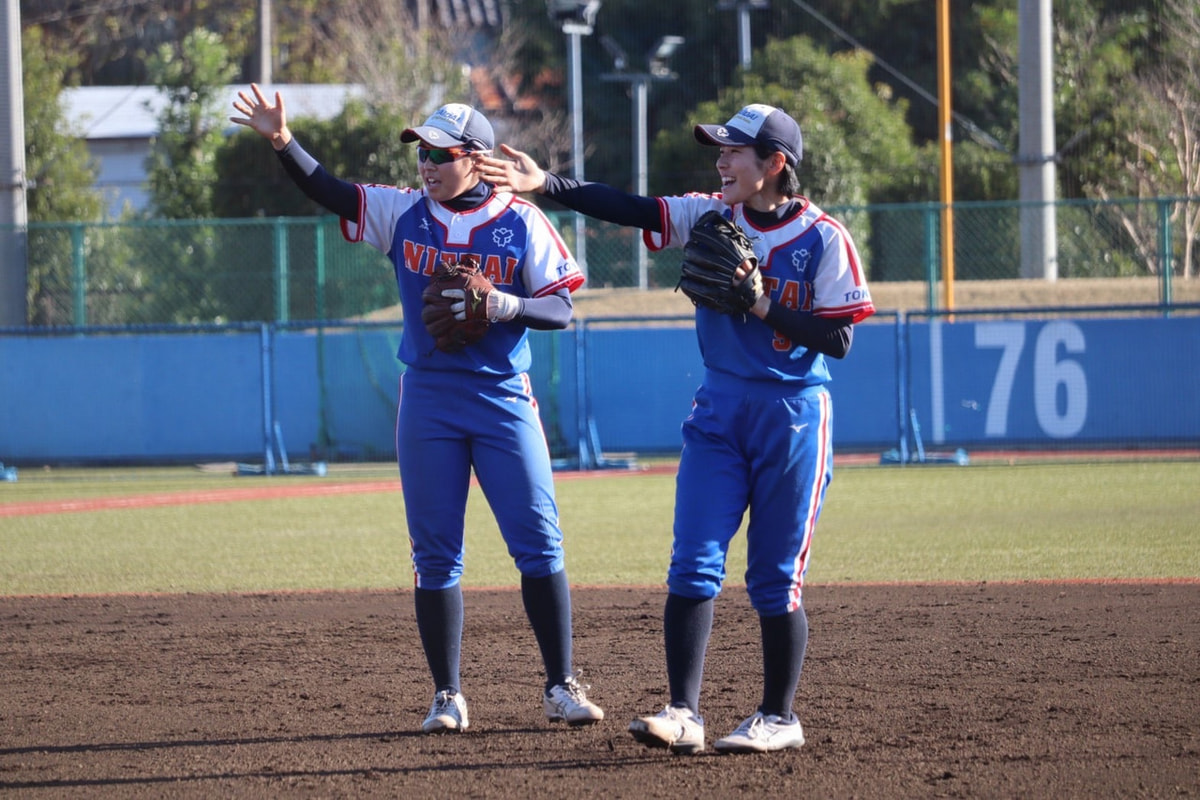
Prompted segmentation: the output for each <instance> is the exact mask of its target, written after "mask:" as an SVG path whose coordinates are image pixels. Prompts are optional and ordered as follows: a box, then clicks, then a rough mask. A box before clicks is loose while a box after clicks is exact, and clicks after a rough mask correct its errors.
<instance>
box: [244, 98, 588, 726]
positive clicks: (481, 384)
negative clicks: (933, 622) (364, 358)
mask: <svg viewBox="0 0 1200 800" xmlns="http://www.w3.org/2000/svg"><path fill="white" fill-rule="evenodd" d="M233 106H234V108H235V109H236V110H237V111H238V112H239V113H240V114H241V115H242V116H240V117H231V118H230V119H231V120H232V121H233V122H235V123H237V124H239V125H245V126H247V127H249V128H251V129H253V130H254V131H256V132H257V133H258V134H259V135H260V136H262V137H263V138H265V139H267V140H268V141H270V142H271V145H272V146H273V147H274V149H275V152H276V154H277V155H278V157H279V159H280V161H281V162H282V164H283V167H284V169H285V170H286V171H287V173H288V175H289V176H291V178H292V180H294V181H295V183H296V184H297V185H298V186H299V187H300V189H301V190H303V191H304V193H305V194H306V195H308V196H309V197H310V198H311V199H313V200H314V201H315V202H317V203H319V204H320V205H321V206H323V207H324V208H326V209H328V210H329V211H331V212H332V213H334V214H337V215H338V216H339V217H341V228H342V233H343V235H344V236H345V238H346V239H347V240H349V241H351V242H366V243H368V244H370V245H371V246H373V247H375V248H377V249H378V250H380V251H381V252H383V253H384V254H386V255H387V256H388V258H389V259H390V260H391V262H392V265H393V268H394V271H395V276H396V283H397V286H398V288H399V291H400V301H401V305H402V307H403V311H404V332H403V336H402V337H401V340H400V348H399V354H398V357H399V358H400V360H401V361H402V362H404V364H405V366H406V369H405V370H404V372H403V374H402V375H401V379H400V400H399V404H398V409H397V416H396V457H397V462H398V465H399V470H400V479H401V488H402V491H403V494H404V506H405V515H406V519H407V523H408V531H409V540H410V544H411V552H412V564H413V573H414V581H415V589H414V604H415V610H416V620H417V628H418V632H419V635H420V638H421V644H422V647H423V649H424V652H425V657H426V660H427V662H428V665H429V670H430V673H431V677H432V678H433V685H434V698H433V704H432V706H431V708H430V711H429V714H428V716H427V717H426V718H425V720H424V722H423V723H422V725H421V730H422V731H423V732H425V733H442V732H448V731H452V732H461V731H463V730H465V729H466V728H467V727H468V725H469V719H468V714H467V703H466V700H465V698H464V696H463V694H462V692H461V686H460V669H459V668H460V658H461V647H462V631H463V595H462V588H461V585H460V578H461V577H462V574H463V568H464V541H463V540H464V520H465V514H466V505H467V496H468V490H469V486H470V479H471V471H472V469H474V472H475V476H476V478H477V479H478V481H479V485H480V487H482V489H483V492H484V495H485V496H486V498H487V501H488V503H489V505H490V506H491V508H492V512H493V514H494V515H495V517H496V522H497V524H498V525H499V528H500V533H501V535H502V536H503V538H504V541H505V543H506V545H507V546H508V551H509V553H511V554H512V556H513V559H514V561H515V563H516V566H517V569H518V571H519V572H520V575H521V596H522V600H523V601H524V605H525V611H526V613H527V615H528V617H529V622H530V625H531V627H532V628H533V633H534V637H535V639H536V640H537V643H538V647H539V650H540V651H541V656H542V662H543V666H544V667H545V689H544V692H543V696H542V706H543V710H544V712H545V715H546V717H547V718H548V719H550V720H551V721H565V722H566V723H568V724H569V725H586V724H591V723H595V722H598V721H600V720H601V719H603V717H604V712H603V711H601V709H600V708H599V707H598V706H597V705H596V704H595V703H593V702H591V701H590V700H588V698H587V695H586V693H585V689H586V688H587V687H585V686H583V685H581V684H580V683H579V681H578V680H577V678H576V675H575V671H574V668H573V666H572V626H571V593H570V587H569V584H568V583H567V574H566V569H565V561H564V557H563V547H562V538H563V536H562V530H561V529H560V528H559V520H558V507H557V505H556V503H555V495H554V483H553V474H552V472H551V465H550V453H549V450H548V448H547V444H546V439H545V435H544V433H543V431H542V427H541V420H540V419H539V416H538V410H537V403H536V402H535V400H534V398H533V394H532V391H531V383H530V380H529V376H528V374H527V370H528V369H529V366H530V362H531V356H530V347H529V337H528V330H529V329H530V328H535V329H543V330H554V329H561V328H565V327H566V326H567V325H568V324H569V323H570V320H571V316H572V304H571V292H573V291H575V290H576V289H578V288H579V287H580V286H581V285H583V282H584V277H583V274H582V273H581V272H580V270H579V267H578V265H577V264H576V263H575V260H574V258H572V257H571V254H570V253H569V252H568V251H567V248H566V246H565V245H564V244H563V242H562V240H561V239H560V238H559V236H558V234H557V233H556V232H555V230H554V228H553V227H552V226H551V225H550V224H549V221H548V220H547V219H546V218H545V216H544V215H543V214H542V213H541V212H540V211H539V210H538V209H537V208H536V207H534V206H533V205H532V204H530V203H528V202H526V201H524V200H521V199H519V198H516V197H514V196H513V195H511V194H508V193H501V192H496V191H495V190H494V189H493V187H492V186H490V185H489V184H487V183H486V182H484V181H482V180H481V179H480V174H479V172H478V170H477V169H476V166H475V164H474V162H473V160H472V159H471V157H470V156H471V154H472V153H480V152H488V151H490V150H491V149H492V147H493V146H494V134H493V132H492V126H491V123H489V122H488V120H487V119H486V118H485V117H484V116H483V115H482V114H480V113H479V112H478V111H476V110H475V109H473V108H471V107H470V106H467V105H462V104H458V103H450V104H447V105H444V106H442V107H441V108H439V109H438V110H437V111H435V112H434V113H433V114H432V115H431V116H430V117H429V118H428V119H427V120H426V121H425V124H424V125H421V126H418V127H414V128H408V129H406V130H404V131H403V132H402V133H401V134H400V139H401V141H404V142H415V143H416V144H417V161H418V169H419V171H420V175H421V179H422V183H423V186H422V188H420V189H410V188H403V187H395V186H379V185H373V184H355V183H349V182H346V181H343V180H341V179H339V178H336V177H334V176H332V175H330V174H329V173H328V172H326V171H325V169H324V168H323V167H322V166H321V165H320V164H319V163H317V161H316V159H314V158H313V157H312V156H311V155H309V154H308V153H307V152H305V151H304V149H303V148H301V147H300V144H299V142H297V141H296V140H295V138H294V137H293V136H292V132H291V130H290V129H289V128H288V125H287V117H286V112H285V110H284V103H283V98H282V96H281V95H280V94H279V93H276V94H275V98H274V102H273V103H272V102H270V101H269V100H268V99H267V98H266V97H265V96H264V95H263V93H262V91H261V89H260V88H259V87H258V86H256V85H252V86H251V87H250V92H245V91H242V92H239V93H238V99H237V100H235V101H234V103H233ZM455 263H461V264H462V265H463V268H462V269H460V270H456V272H457V273H459V274H458V275H457V276H456V277H454V278H452V279H451V281H452V282H450V283H447V285H446V288H444V289H442V290H440V291H435V292H426V289H427V287H429V285H430V283H431V280H432V278H433V277H434V276H435V275H438V276H439V279H440V278H441V273H442V272H445V271H446V270H444V269H442V268H443V267H445V266H447V265H449V264H455ZM438 295H440V296H441V297H443V298H445V299H446V300H448V301H449V302H442V300H440V299H439V297H438ZM427 306H429V307H428V308H427ZM430 326H432V330H434V331H435V332H436V335H435V334H433V333H431V327H430Z"/></svg>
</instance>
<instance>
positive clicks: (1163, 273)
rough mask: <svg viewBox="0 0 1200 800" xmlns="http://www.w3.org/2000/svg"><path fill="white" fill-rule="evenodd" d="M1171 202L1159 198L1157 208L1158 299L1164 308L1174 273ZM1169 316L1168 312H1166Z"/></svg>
mask: <svg viewBox="0 0 1200 800" xmlns="http://www.w3.org/2000/svg"><path fill="white" fill-rule="evenodd" d="M1170 204H1171V200H1170V199H1168V198H1165V197H1160V198H1159V199H1158V202H1157V203H1156V205H1157V206H1158V265H1159V266H1158V271H1159V273H1160V275H1159V278H1160V280H1161V281H1162V290H1161V291H1162V297H1161V298H1159V299H1160V300H1161V301H1162V304H1163V305H1164V306H1167V307H1168V308H1169V307H1170V305H1171V277H1172V275H1171V273H1172V272H1173V271H1174V263H1173V262H1174V259H1173V258H1171V209H1170ZM1166 313H1167V314H1168V315H1170V313H1171V312H1170V311H1169V310H1168V311H1167V312H1166Z"/></svg>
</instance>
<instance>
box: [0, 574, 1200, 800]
mask: <svg viewBox="0 0 1200 800" xmlns="http://www.w3.org/2000/svg"><path fill="white" fill-rule="evenodd" d="M806 598H807V599H806V605H807V607H808V609H809V614H810V619H811V623H812V638H811V641H810V646H809V657H808V660H807V662H806V666H805V671H804V677H803V680H802V683H801V691H800V695H799V697H798V699H797V711H798V713H799V714H800V717H801V719H802V721H803V723H804V726H805V731H806V734H807V736H808V744H806V745H805V747H804V748H802V749H801V750H798V751H790V752H785V753H775V754H768V755H760V756H721V755H717V754H715V753H713V752H712V751H711V750H710V751H707V752H705V753H702V754H700V755H697V756H693V757H687V756H671V755H668V754H666V753H664V752H663V751H651V750H646V749H644V748H642V747H641V746H640V745H638V744H637V743H636V742H634V741H633V739H632V738H630V737H629V735H628V734H627V733H626V731H625V728H626V725H627V724H628V722H629V720H630V719H631V718H632V717H633V716H635V715H637V714H641V713H647V712H651V711H654V710H656V708H657V707H658V706H659V705H660V704H662V703H663V702H664V701H665V699H666V697H665V694H664V691H665V689H664V686H665V676H664V670H663V666H662V653H661V626H660V617H661V609H662V601H663V594H662V590H661V589H659V588H653V589H634V588H623V589H590V588H588V589H584V588H580V589H577V590H576V591H575V595H574V599H575V606H576V623H575V634H576V665H577V666H578V667H580V668H582V669H583V670H584V680H585V682H589V683H591V684H592V685H593V689H592V691H591V696H592V697H593V698H594V699H595V700H596V701H597V702H599V703H600V704H601V705H602V706H604V707H605V709H606V710H607V712H608V718H607V719H606V720H605V721H604V722H602V723H601V724H599V725H597V726H594V727H592V728H586V729H578V730H572V729H567V728H564V727H562V726H557V725H551V724H549V723H547V722H546V721H545V719H544V718H543V717H542V712H541V704H540V702H539V697H538V695H539V691H540V684H541V679H540V676H539V675H538V674H537V672H538V666H537V665H538V659H537V658H536V648H535V645H534V643H533V640H532V636H531V634H530V633H529V631H528V627H527V625H526V623H525V618H524V613H523V611H522V609H521V602H520V596H519V595H518V594H517V593H516V592H513V591H475V592H469V593H468V595H467V609H466V613H467V631H466V637H465V641H464V653H463V656H464V676H463V677H464V687H463V688H464V692H465V694H466V696H467V697H468V699H469V701H470V709H471V721H472V724H471V728H470V730H469V731H468V732H467V733H465V734H462V735H459V736H443V737H425V736H421V735H419V734H417V733H416V730H417V729H418V727H419V725H420V721H421V718H422V717H423V715H424V713H425V711H426V710H427V708H428V703H429V699H430V695H431V687H430V686H429V685H428V677H427V670H426V667H425V663H424V659H423V657H422V655H421V650H420V645H419V643H418V639H417V634H416V626H415V622H414V620H413V615H412V597H411V592H409V591H396V592H361V593H302V594H250V595H166V596H117V597H61V598H60V597H49V598H46V597H42V598H31V597H20V598H13V597H8V598H0V654H2V656H0V669H2V675H3V680H4V689H3V692H0V732H2V734H3V735H2V736H0V794H4V795H5V796H12V797H32V798H57V797H84V796H86V797H112V798H131V797H214V796H220V797H281V796H287V797H323V798H335V797H339V798H340V797H356V798H358V797H366V798H374V797H379V798H384V797H389V798H390V797H397V796H403V795H408V796H411V797H427V796H441V797H452V798H470V797H497V798H528V797H530V796H533V795H541V796H544V797H547V798H552V797H593V796H601V795H603V796H607V797H673V798H688V797H733V796H761V797H766V796H781V795H782V796H790V797H814V798H830V797H865V798H911V797H972V798H976V797H1056V798H1058V797H1067V798H1073V797H1078V798H1094V797H1187V796H1193V797H1194V796H1197V795H1200V778H1198V777H1197V776H1200V614H1198V613H1197V608H1200V583H1197V582H1187V581H1181V582H1174V583H1129V582H1124V583H1103V582H1095V583H1071V584H1051V583H1028V584H1025V583H1022V584H969V585H908V586H838V585H831V586H811V587H809V588H808V589H807V591H806ZM757 631H758V626H757V622H756V620H755V619H754V617H753V614H752V612H751V610H750V608H749V606H748V604H747V602H746V600H745V597H744V592H743V591H742V590H741V589H740V588H738V587H730V588H729V589H728V590H727V591H726V593H725V595H724V596H723V597H722V598H721V599H720V600H719V601H718V609H717V623H716V627H715V630H714V635H713V639H712V642H711V645H710V648H709V657H708V670H707V673H706V683H705V691H704V696H703V702H704V706H705V708H704V711H705V714H706V717H707V724H708V740H709V742H710V744H711V741H712V740H713V739H715V738H717V737H719V736H722V735H724V734H725V733H726V732H727V731H728V730H729V729H731V728H732V727H733V726H734V725H735V724H736V723H737V722H738V721H739V720H740V719H741V717H743V716H745V715H746V714H749V713H750V712H751V711H752V710H753V708H754V706H755V705H756V704H757V701H758V691H759V683H760V681H759V669H760V667H759V664H760V659H759V645H758V641H757V635H758V634H757Z"/></svg>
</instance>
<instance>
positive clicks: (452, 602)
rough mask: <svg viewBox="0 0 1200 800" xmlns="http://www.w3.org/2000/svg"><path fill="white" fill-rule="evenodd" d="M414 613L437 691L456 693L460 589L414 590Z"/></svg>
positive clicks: (460, 631)
mask: <svg viewBox="0 0 1200 800" xmlns="http://www.w3.org/2000/svg"><path fill="white" fill-rule="evenodd" d="M413 599H414V605H415V606H416V610H417V631H418V632H419V633H420V634H421V647H423V648H424V649H425V660H426V661H428V662H429V672H430V674H431V675H432V676H433V685H434V686H435V687H436V689H437V691H441V690H443V689H448V690H450V691H453V692H457V691H458V690H459V671H458V670H459V662H460V658H461V655H462V629H463V598H462V587H461V586H459V585H457V584H455V585H454V586H451V587H450V588H449V589H417V590H416V591H415V592H413Z"/></svg>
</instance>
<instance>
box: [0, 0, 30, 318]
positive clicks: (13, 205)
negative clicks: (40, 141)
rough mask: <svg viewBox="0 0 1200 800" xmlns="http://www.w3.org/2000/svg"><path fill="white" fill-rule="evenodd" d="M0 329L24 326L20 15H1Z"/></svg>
mask: <svg viewBox="0 0 1200 800" xmlns="http://www.w3.org/2000/svg"><path fill="white" fill-rule="evenodd" d="M0 38H2V39H3V41H4V55H3V56H2V57H0V94H2V95H3V96H0V326H12V327H17V326H23V325H25V322H26V319H25V311H26V306H25V288H26V270H27V267H26V254H27V249H28V243H27V236H28V234H27V230H26V225H27V224H28V218H27V213H28V211H27V205H26V200H25V189H26V185H27V184H26V177H25V93H24V89H23V87H22V85H21V11H20V7H19V5H18V3H17V0H4V7H3V9H0Z"/></svg>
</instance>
